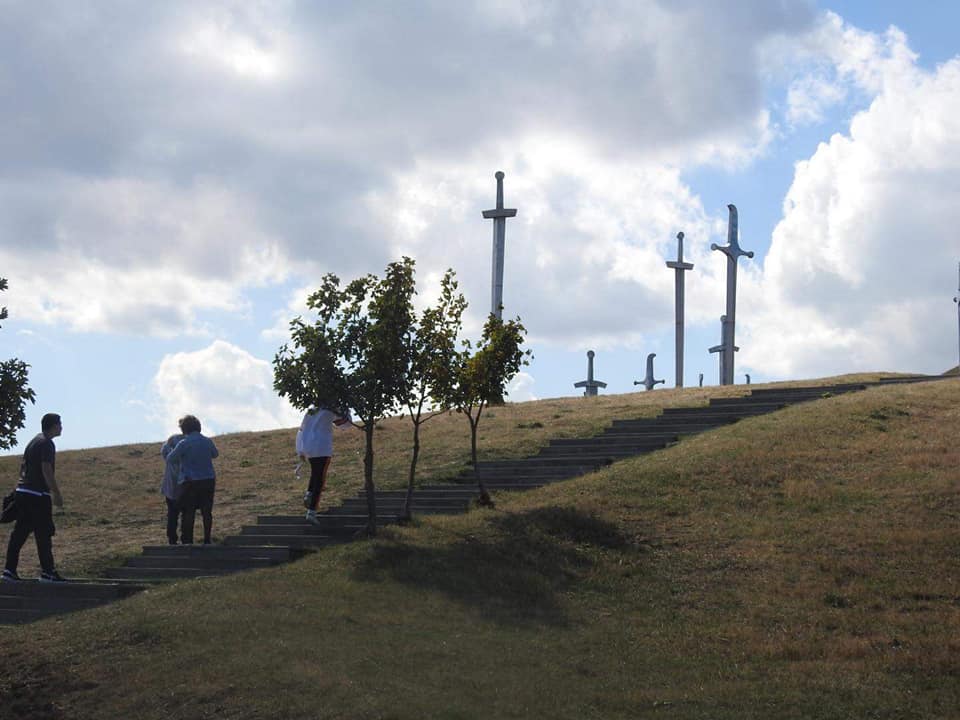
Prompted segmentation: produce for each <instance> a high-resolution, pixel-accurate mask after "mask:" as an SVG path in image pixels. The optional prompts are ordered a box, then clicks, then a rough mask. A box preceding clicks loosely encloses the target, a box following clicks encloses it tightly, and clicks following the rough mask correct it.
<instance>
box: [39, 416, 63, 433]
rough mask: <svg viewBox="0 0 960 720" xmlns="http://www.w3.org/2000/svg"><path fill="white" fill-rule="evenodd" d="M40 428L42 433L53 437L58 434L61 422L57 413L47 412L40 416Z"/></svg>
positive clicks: (61, 425)
mask: <svg viewBox="0 0 960 720" xmlns="http://www.w3.org/2000/svg"><path fill="white" fill-rule="evenodd" d="M40 429H41V430H42V431H43V434H44V435H47V436H50V437H53V436H56V435H59V434H60V431H61V430H62V429H63V423H62V422H61V421H60V416H59V415H57V413H47V414H46V415H44V416H43V417H42V418H40Z"/></svg>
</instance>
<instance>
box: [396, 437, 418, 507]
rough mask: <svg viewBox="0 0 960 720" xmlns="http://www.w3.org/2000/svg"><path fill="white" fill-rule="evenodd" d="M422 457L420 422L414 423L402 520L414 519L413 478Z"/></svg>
mask: <svg viewBox="0 0 960 720" xmlns="http://www.w3.org/2000/svg"><path fill="white" fill-rule="evenodd" d="M419 457H420V423H418V422H415V423H413V457H411V458H410V477H409V478H407V498H406V500H405V501H404V503H403V512H402V513H401V515H400V522H402V523H408V522H410V521H411V520H413V479H414V478H415V477H416V475H417V460H418V459H419Z"/></svg>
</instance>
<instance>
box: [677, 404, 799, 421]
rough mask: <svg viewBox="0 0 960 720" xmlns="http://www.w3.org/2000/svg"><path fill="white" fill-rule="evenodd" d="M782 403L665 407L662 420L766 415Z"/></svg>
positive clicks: (780, 407) (779, 408) (782, 405)
mask: <svg viewBox="0 0 960 720" xmlns="http://www.w3.org/2000/svg"><path fill="white" fill-rule="evenodd" d="M783 407H784V403H757V404H755V405H734V406H732V407H728V406H725V405H719V406H718V405H703V406H702V407H695V408H665V409H664V411H663V415H661V416H660V417H662V418H663V419H664V420H668V421H673V420H676V419H677V418H699V417H711V418H712V417H717V418H724V417H752V416H754V415H766V414H767V413H772V412H776V411H777V410H782V409H783Z"/></svg>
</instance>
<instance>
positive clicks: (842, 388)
mask: <svg viewBox="0 0 960 720" xmlns="http://www.w3.org/2000/svg"><path fill="white" fill-rule="evenodd" d="M866 388H867V385H866V384H864V383H845V384H842V385H812V386H807V387H794V388H790V387H782V388H778V387H773V388H757V389H755V390H751V391H750V395H751V396H752V397H757V398H759V397H763V398H767V397H770V396H774V395H777V396H782V397H793V396H809V397H822V396H823V395H824V394H830V395H839V394H842V393H847V392H856V391H859V390H866Z"/></svg>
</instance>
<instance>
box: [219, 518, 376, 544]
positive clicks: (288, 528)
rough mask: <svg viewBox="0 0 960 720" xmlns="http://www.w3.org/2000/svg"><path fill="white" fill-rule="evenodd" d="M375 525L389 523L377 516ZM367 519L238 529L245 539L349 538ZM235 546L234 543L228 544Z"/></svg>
mask: <svg viewBox="0 0 960 720" xmlns="http://www.w3.org/2000/svg"><path fill="white" fill-rule="evenodd" d="M377 523H378V524H381V525H389V524H391V523H390V521H389V520H388V519H386V518H381V517H380V516H379V515H378V516H377ZM366 525H367V517H366V515H364V517H363V520H362V521H359V520H358V521H355V522H352V523H349V524H348V523H344V524H341V525H331V526H328V527H324V528H319V527H315V526H313V525H308V524H306V523H305V524H303V525H284V524H279V525H274V524H272V523H271V524H262V525H244V526H243V527H241V528H240V534H241V535H243V536H245V537H252V538H259V537H272V536H275V535H294V536H298V537H305V538H311V537H317V538H340V539H343V538H344V537H350V535H352V534H353V533H355V532H356V531H357V530H359V529H360V528H362V527H366ZM263 542H264V544H266V545H270V544H274V543H272V541H266V540H264V541H263ZM230 544H235V543H230Z"/></svg>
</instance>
